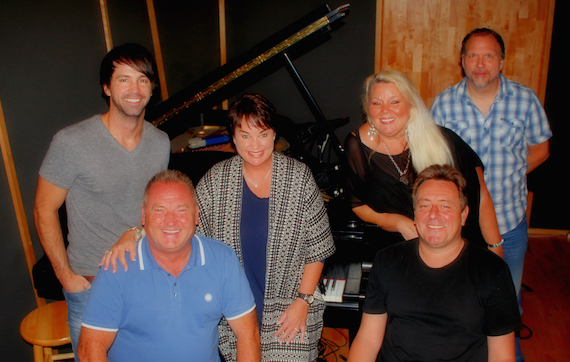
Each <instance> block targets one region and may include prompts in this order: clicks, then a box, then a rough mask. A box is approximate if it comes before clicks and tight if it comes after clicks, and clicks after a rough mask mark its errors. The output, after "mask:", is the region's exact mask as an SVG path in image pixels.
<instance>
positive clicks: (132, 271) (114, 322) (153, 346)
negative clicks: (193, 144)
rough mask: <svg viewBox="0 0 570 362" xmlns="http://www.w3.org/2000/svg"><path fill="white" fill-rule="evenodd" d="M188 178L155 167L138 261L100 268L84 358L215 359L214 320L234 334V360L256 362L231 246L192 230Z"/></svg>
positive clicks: (244, 288) (244, 291) (252, 320)
mask: <svg viewBox="0 0 570 362" xmlns="http://www.w3.org/2000/svg"><path fill="white" fill-rule="evenodd" d="M197 222H198V205H197V203H196V198H195V195H194V188H193V186H192V182H191V181H190V179H189V178H188V177H187V176H186V175H184V174H182V173H181V172H178V171H173V170H167V171H162V172H160V173H159V174H157V175H156V176H154V177H153V178H152V180H151V181H150V182H149V184H148V186H147V187H146V190H145V194H144V200H143V208H142V224H143V226H144V228H145V231H146V234H147V236H146V237H144V238H143V239H142V240H141V241H140V242H139V244H138V246H137V248H138V250H137V251H138V255H139V258H138V261H135V262H133V261H129V268H128V270H126V271H124V270H118V271H117V272H116V273H113V272H112V271H111V270H108V271H104V270H103V269H101V270H100V271H99V273H98V274H97V277H96V278H95V281H94V282H93V286H92V291H91V295H90V298H89V302H88V304H87V309H86V311H85V314H84V317H83V323H82V330H81V340H80V343H79V356H80V358H81V361H82V362H88V361H106V360H107V358H108V360H109V361H182V360H184V361H188V360H195V361H219V360H220V358H219V355H218V350H217V346H218V329H217V326H218V323H219V321H220V319H221V318H222V317H225V318H226V319H227V320H228V322H229V324H230V326H231V328H232V330H233V331H234V333H235V334H236V337H237V341H238V345H237V348H238V350H237V354H238V361H259V360H260V354H259V331H258V326H257V319H256V312H255V302H254V299H253V295H252V293H251V289H250V287H249V284H248V282H247V279H246V277H245V273H244V272H243V268H242V267H241V265H240V263H239V260H238V259H237V256H236V254H235V252H234V251H233V249H231V248H230V247H228V246H227V245H225V244H223V243H221V242H218V241H216V240H213V239H209V238H206V237H204V236H199V235H195V234H194V231H195V228H196V224H197Z"/></svg>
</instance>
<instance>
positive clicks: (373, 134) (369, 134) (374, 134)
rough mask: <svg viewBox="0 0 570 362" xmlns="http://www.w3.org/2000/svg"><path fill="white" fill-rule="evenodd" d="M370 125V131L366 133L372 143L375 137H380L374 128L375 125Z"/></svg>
mask: <svg viewBox="0 0 570 362" xmlns="http://www.w3.org/2000/svg"><path fill="white" fill-rule="evenodd" d="M369 123H370V129H369V130H368V133H366V134H367V135H368V137H370V141H374V137H376V135H378V132H377V131H376V128H374V125H373V124H372V122H369Z"/></svg>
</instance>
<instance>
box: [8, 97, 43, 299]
mask: <svg viewBox="0 0 570 362" xmlns="http://www.w3.org/2000/svg"><path fill="white" fill-rule="evenodd" d="M0 147H1V148H2V158H3V160H4V167H5V169H6V177H7V178H8V185H9V186H10V194H11V196H12V203H13V204H14V210H15V212H16V220H17V222H18V229H19V231H20V238H21V239H22V246H23V247H24V254H25V256H26V262H27V264H28V272H29V274H30V280H31V281H32V287H34V295H35V297H36V303H37V305H38V307H41V306H43V305H45V304H46V301H45V299H44V298H40V297H39V296H38V292H37V290H36V288H35V286H34V278H33V276H32V268H33V267H34V264H35V263H36V256H35V254H34V248H33V246H32V239H31V237H30V229H29V227H28V221H27V219H26V211H25V209H24V204H23V202H22V194H21V193H20V186H19V184H18V176H17V174H16V168H15V167H14V159H13V157H12V149H11V147H10V140H9V138H8V130H7V129H6V121H5V119H4V111H3V110H2V102H1V101H0Z"/></svg>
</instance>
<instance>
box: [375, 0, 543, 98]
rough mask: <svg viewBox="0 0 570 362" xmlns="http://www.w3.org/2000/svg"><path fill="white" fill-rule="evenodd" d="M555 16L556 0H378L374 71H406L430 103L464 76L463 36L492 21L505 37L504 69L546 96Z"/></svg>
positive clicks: (507, 74)
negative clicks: (462, 66)
mask: <svg viewBox="0 0 570 362" xmlns="http://www.w3.org/2000/svg"><path fill="white" fill-rule="evenodd" d="M553 16H554V0H500V1H497V0H377V27H376V57H375V71H376V72H378V71H380V70H384V69H396V70H400V71H402V72H404V73H406V74H407V75H408V76H410V77H411V78H412V80H413V81H414V83H415V84H416V86H417V88H418V90H419V91H420V94H421V95H422V97H423V99H424V101H425V102H426V104H427V105H428V107H429V106H430V105H431V103H432V101H433V99H434V98H435V96H436V95H438V94H439V93H440V92H441V91H443V90H445V89H446V88H447V87H449V86H451V85H453V84H455V83H457V82H459V81H460V80H461V79H462V77H463V75H462V70H461V65H460V50H461V41H462V40H463V37H464V36H465V35H466V34H467V33H468V32H469V31H471V30H473V29H475V28H479V27H488V28H492V29H494V30H496V31H497V32H498V33H499V34H501V36H502V37H503V40H504V41H505V47H506V58H505V66H504V68H503V74H504V75H505V76H506V77H507V78H509V79H512V80H514V81H517V82H519V83H521V84H524V85H527V86H529V87H530V88H532V89H533V90H535V91H536V92H537V94H538V96H539V98H540V99H541V100H542V101H544V94H545V90H546V77H547V75H548V61H549V54H550V41H551V37H552V22H553Z"/></svg>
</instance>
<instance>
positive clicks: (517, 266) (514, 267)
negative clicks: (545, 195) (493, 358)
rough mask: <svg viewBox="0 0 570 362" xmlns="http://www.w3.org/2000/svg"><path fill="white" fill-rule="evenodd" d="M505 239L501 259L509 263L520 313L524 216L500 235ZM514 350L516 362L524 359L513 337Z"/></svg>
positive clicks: (525, 242) (525, 231)
mask: <svg viewBox="0 0 570 362" xmlns="http://www.w3.org/2000/svg"><path fill="white" fill-rule="evenodd" d="M501 237H502V238H503V239H505V243H504V244H503V259H504V260H505V262H506V263H507V264H508V265H509V269H510V271H511V276H512V278H513V284H514V286H515V292H516V294H517V301H518V303H519V311H520V313H521V315H522V313H523V310H522V307H521V285H522V276H523V268H524V257H525V255H526V249H527V248H528V227H527V224H526V216H525V217H524V218H523V220H522V221H521V222H520V223H519V224H518V225H517V227H516V228H514V229H513V230H511V231H509V232H507V233H505V234H503V235H501ZM515 350H516V354H517V362H522V361H524V356H523V354H522V352H521V347H520V339H519V338H518V337H517V338H515Z"/></svg>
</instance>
